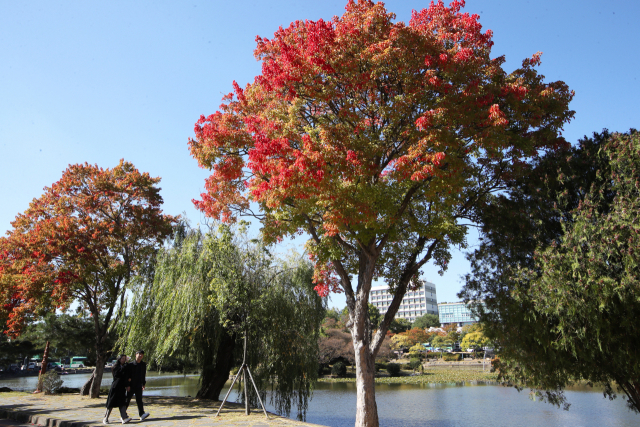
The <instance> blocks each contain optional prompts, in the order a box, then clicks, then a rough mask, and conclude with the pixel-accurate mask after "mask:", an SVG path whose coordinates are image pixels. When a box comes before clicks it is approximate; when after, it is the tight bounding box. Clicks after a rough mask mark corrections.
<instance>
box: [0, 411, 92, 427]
mask: <svg viewBox="0 0 640 427" xmlns="http://www.w3.org/2000/svg"><path fill="white" fill-rule="evenodd" d="M0 418H4V419H7V420H12V421H17V422H19V423H30V424H35V425H37V426H47V427H88V426H91V425H94V424H93V423H90V424H87V423H85V422H82V421H66V420H59V419H57V418H50V417H47V416H44V415H37V414H35V415H34V414H29V413H27V412H22V411H13V410H11V409H0Z"/></svg>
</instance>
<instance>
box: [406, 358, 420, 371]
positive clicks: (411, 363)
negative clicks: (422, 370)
mask: <svg viewBox="0 0 640 427" xmlns="http://www.w3.org/2000/svg"><path fill="white" fill-rule="evenodd" d="M420 366H422V361H421V360H420V359H419V358H417V357H415V358H413V359H411V360H410V361H409V367H410V368H411V369H413V370H414V371H415V370H416V369H418V368H419V367H420Z"/></svg>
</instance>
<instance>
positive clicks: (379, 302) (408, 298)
mask: <svg viewBox="0 0 640 427" xmlns="http://www.w3.org/2000/svg"><path fill="white" fill-rule="evenodd" d="M392 300H393V295H391V294H390V293H389V288H388V287H387V286H373V287H372V288H371V293H370V295H369V302H371V304H373V305H375V306H376V307H378V310H380V314H382V315H384V314H385V313H386V312H387V309H388V308H389V306H390V305H391V301H392ZM423 314H435V315H438V299H437V297H436V285H434V284H433V283H431V282H425V284H424V286H423V287H421V288H420V289H418V290H417V291H408V292H407V293H406V294H405V295H404V298H402V303H401V304H400V308H399V309H398V312H397V313H396V318H403V319H407V320H409V321H410V322H413V321H414V320H416V318H417V317H420V316H422V315H423Z"/></svg>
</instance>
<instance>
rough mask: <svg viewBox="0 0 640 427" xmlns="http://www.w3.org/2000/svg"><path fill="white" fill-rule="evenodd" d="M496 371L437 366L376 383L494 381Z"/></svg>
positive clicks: (338, 380) (332, 380)
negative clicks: (436, 367)
mask: <svg viewBox="0 0 640 427" xmlns="http://www.w3.org/2000/svg"><path fill="white" fill-rule="evenodd" d="M497 376H498V375H497V373H495V372H489V370H488V369H487V371H484V372H483V371H480V370H471V369H467V370H464V369H446V368H438V369H433V370H429V369H427V370H425V372H424V374H422V375H416V376H409V375H406V376H399V377H386V376H385V377H377V378H376V384H454V383H455V384H459V383H465V382H472V381H481V382H495V381H496V379H497ZM355 380H356V379H355V378H320V379H318V381H320V382H327V383H350V382H355Z"/></svg>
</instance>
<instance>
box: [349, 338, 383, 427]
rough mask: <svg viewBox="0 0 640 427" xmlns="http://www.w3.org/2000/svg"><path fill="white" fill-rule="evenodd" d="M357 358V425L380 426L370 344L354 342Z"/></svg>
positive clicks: (362, 426) (365, 426)
mask: <svg viewBox="0 0 640 427" xmlns="http://www.w3.org/2000/svg"><path fill="white" fill-rule="evenodd" d="M353 346H354V350H355V359H356V424H355V425H356V427H378V405H376V384H375V372H376V370H375V364H374V360H373V356H372V355H371V354H370V352H369V348H368V346H367V345H366V344H365V343H363V342H356V340H355V339H354V342H353Z"/></svg>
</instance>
